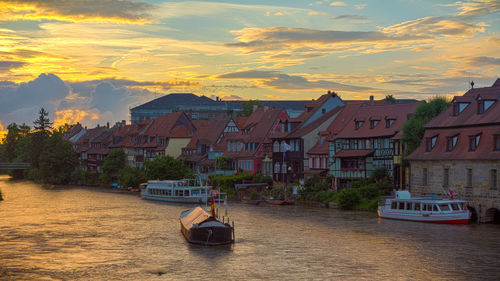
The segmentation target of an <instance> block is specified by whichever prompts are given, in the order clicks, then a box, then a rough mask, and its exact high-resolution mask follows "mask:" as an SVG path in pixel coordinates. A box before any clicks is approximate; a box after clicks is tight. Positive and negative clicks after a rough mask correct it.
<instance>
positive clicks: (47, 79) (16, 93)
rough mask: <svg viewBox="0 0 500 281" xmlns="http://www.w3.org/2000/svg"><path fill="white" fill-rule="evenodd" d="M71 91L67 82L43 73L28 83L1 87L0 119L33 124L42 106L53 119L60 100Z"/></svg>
mask: <svg viewBox="0 0 500 281" xmlns="http://www.w3.org/2000/svg"><path fill="white" fill-rule="evenodd" d="M69 92H70V88H69V87H68V86H67V85H66V83H64V82H63V81H62V80H61V79H60V78H59V77H57V76H56V75H53V74H41V75H40V76H38V77H37V78H36V79H35V80H32V81H30V82H27V83H21V84H19V85H15V84H14V85H10V86H8V87H0V100H1V101H2V102H1V103H0V120H1V121H2V123H4V124H8V123H11V122H17V123H23V122H25V123H29V124H31V121H32V120H34V119H35V118H36V114H37V113H38V111H39V110H40V108H41V107H44V108H45V109H46V110H47V111H48V112H49V113H50V116H49V118H51V119H52V120H53V116H54V111H55V109H56V108H57V104H58V102H59V101H60V100H62V99H64V98H66V97H67V96H68V94H69ZM4 121H5V122H4Z"/></svg>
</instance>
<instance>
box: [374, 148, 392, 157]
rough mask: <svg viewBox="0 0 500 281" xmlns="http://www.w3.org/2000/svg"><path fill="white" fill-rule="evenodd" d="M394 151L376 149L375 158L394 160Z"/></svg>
mask: <svg viewBox="0 0 500 281" xmlns="http://www.w3.org/2000/svg"><path fill="white" fill-rule="evenodd" d="M393 155H394V150H393V149H392V148H381V149H375V153H374V155H373V157H375V158H392V156H393Z"/></svg>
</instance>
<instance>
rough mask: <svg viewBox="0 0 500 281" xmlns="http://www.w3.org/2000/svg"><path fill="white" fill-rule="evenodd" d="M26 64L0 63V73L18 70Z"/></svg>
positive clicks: (15, 62) (16, 62) (14, 62)
mask: <svg viewBox="0 0 500 281" xmlns="http://www.w3.org/2000/svg"><path fill="white" fill-rule="evenodd" d="M25 64H26V63H24V62H20V61H0V72H6V71H9V70H11V69H13V68H19V67H22V66H23V65H25Z"/></svg>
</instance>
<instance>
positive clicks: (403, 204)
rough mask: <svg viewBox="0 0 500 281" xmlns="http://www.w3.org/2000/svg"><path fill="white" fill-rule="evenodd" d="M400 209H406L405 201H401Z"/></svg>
mask: <svg viewBox="0 0 500 281" xmlns="http://www.w3.org/2000/svg"><path fill="white" fill-rule="evenodd" d="M398 209H400V210H404V209H405V202H399V208H398Z"/></svg>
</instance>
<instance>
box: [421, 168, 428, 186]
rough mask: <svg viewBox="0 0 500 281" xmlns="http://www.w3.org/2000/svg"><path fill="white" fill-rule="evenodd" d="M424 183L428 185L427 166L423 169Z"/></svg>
mask: <svg viewBox="0 0 500 281" xmlns="http://www.w3.org/2000/svg"><path fill="white" fill-rule="evenodd" d="M422 185H427V168H423V169H422Z"/></svg>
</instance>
